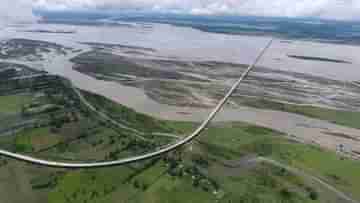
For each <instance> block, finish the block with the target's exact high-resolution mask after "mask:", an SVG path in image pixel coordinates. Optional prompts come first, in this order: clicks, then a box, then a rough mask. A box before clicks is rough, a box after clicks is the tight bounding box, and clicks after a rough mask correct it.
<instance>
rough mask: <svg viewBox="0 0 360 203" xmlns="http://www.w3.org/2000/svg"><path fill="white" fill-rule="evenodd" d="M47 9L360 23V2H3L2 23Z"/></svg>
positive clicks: (44, 0) (20, 19)
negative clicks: (339, 20)
mask: <svg viewBox="0 0 360 203" xmlns="http://www.w3.org/2000/svg"><path fill="white" fill-rule="evenodd" d="M32 8H37V9H47V10H81V9H97V10H102V9H105V10H106V9H112V10H117V9H124V8H126V9H144V10H150V11H165V12H166V11H172V12H182V13H191V14H237V15H260V16H286V17H303V16H316V17H323V18H333V19H350V20H355V19H356V20H360V0H1V4H0V23H1V22H4V21H28V20H33V19H34V16H33V15H32Z"/></svg>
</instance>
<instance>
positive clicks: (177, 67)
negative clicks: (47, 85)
mask: <svg viewBox="0 0 360 203" xmlns="http://www.w3.org/2000/svg"><path fill="white" fill-rule="evenodd" d="M44 26H45V25H41V24H38V25H30V26H29V27H28V28H26V29H28V30H41V29H44V28H43V27H44ZM22 29H24V28H22ZM46 30H54V32H55V31H57V30H72V31H74V32H72V33H61V32H59V33H56V34H54V33H48V32H23V30H18V29H17V28H16V27H9V28H8V29H7V30H6V32H4V33H1V35H0V38H1V41H2V44H4V46H2V47H3V48H2V51H1V53H2V54H3V57H2V59H1V62H3V63H11V64H17V65H26V66H28V67H31V68H34V69H37V70H45V71H47V72H49V73H53V74H57V75H60V76H64V77H66V78H68V79H70V80H71V81H72V82H73V83H74V85H76V86H77V87H78V88H80V89H83V90H87V91H90V92H93V93H97V94H99V95H102V96H105V97H107V98H109V99H111V100H113V101H115V102H118V103H121V104H123V105H125V106H127V107H130V108H132V109H135V110H136V111H138V112H141V113H145V114H148V115H151V116H154V117H157V118H161V119H165V120H181V121H201V120H203V119H204V118H205V117H206V115H207V114H208V113H209V111H210V109H211V107H213V106H214V105H215V104H216V103H217V102H218V100H219V99H220V98H222V96H223V95H224V94H225V92H226V91H227V90H228V89H229V88H230V86H231V85H232V84H233V83H234V82H235V80H236V79H237V78H238V77H239V76H240V74H241V73H242V72H243V71H244V70H245V69H246V67H247V66H248V64H249V63H251V62H252V60H254V58H255V56H256V55H257V54H258V52H259V51H260V50H261V48H262V47H263V46H264V45H265V44H266V43H267V42H268V40H269V38H267V37H250V36H229V35H223V34H211V33H203V32H201V31H199V30H194V29H190V28H184V27H175V26H170V25H160V24H151V25H148V26H142V25H141V24H140V25H136V24H135V25H134V26H109V27H102V29H98V28H96V27H92V26H87V25H81V26H79V25H77V26H75V25H71V26H70V25H46ZM119 33H121V35H120V34H119ZM329 47H332V48H333V49H337V50H339V49H341V50H343V51H341V52H339V51H337V52H333V51H332V50H333V49H329ZM359 49H360V48H359V47H356V46H348V45H346V46H342V45H336V44H324V43H322V44H319V43H314V42H300V41H291V43H284V42H283V40H275V42H274V44H273V45H272V46H271V48H270V49H269V51H268V52H267V53H266V54H265V56H264V57H263V59H262V60H261V61H260V63H259V64H258V66H257V67H256V68H255V69H254V71H253V72H252V73H251V74H250V76H249V77H248V78H247V79H246V81H245V82H244V83H243V84H242V85H241V86H240V87H239V88H238V90H237V92H236V93H235V94H234V95H233V97H232V99H231V101H230V102H229V104H228V106H227V107H226V108H225V109H224V110H223V111H222V112H220V114H219V115H218V116H217V118H216V121H245V122H249V123H254V124H257V125H260V126H264V127H269V128H273V129H276V130H279V131H282V132H285V133H287V134H288V135H289V137H292V138H294V139H299V140H301V141H305V142H309V143H316V144H320V145H321V146H324V147H327V148H331V149H335V148H336V146H337V145H338V143H345V144H346V145H347V146H350V147H349V148H351V149H352V150H353V151H359V150H360V149H359V141H358V139H357V135H358V134H359V132H358V131H359V130H357V128H360V126H359V124H358V123H356V122H355V121H354V118H358V117H360V116H359V113H358V110H359V107H360V102H359V101H360V100H359V98H360V88H359V87H358V85H357V84H358V83H356V82H355V81H358V80H359V77H358V75H357V74H356V73H359V69H358V64H359V62H360V61H359V59H358V58H357V57H355V55H354V53H355V52H354V51H356V50H359ZM12 50H22V51H20V52H18V51H16V53H17V54H16V55H14V54H12V53H13V51H12ZM305 50H306V56H305V54H304V53H303V52H305ZM14 53H15V52H14ZM19 53H20V54H19ZM315 53H317V54H319V53H321V56H318V55H316V54H315ZM343 53H344V54H343ZM345 53H346V54H345ZM308 55H309V56H312V57H311V58H309V57H307V56H308ZM339 133H343V134H346V136H337V135H339ZM349 137H351V138H352V139H349ZM354 137H355V138H354Z"/></svg>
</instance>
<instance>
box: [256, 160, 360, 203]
mask: <svg viewBox="0 0 360 203" xmlns="http://www.w3.org/2000/svg"><path fill="white" fill-rule="evenodd" d="M254 161H260V162H265V163H269V164H271V165H274V166H277V167H280V168H284V169H286V170H287V171H289V172H291V173H294V174H295V175H299V176H303V177H306V178H308V179H311V180H313V181H315V182H317V183H320V184H321V185H323V186H324V187H326V188H327V189H328V190H330V191H331V192H334V193H335V194H336V195H337V196H339V197H341V198H342V199H344V200H347V201H349V202H351V203H359V202H358V201H356V200H354V199H352V198H351V197H349V196H348V195H346V194H345V193H343V192H341V191H340V190H338V189H336V188H335V187H334V186H332V185H330V184H328V183H326V182H325V181H323V180H321V179H320V178H318V177H315V176H312V175H309V174H307V173H305V172H304V171H302V170H300V169H297V168H294V167H291V166H288V165H285V164H282V163H280V162H278V161H276V160H273V159H269V158H266V157H257V158H255V159H254Z"/></svg>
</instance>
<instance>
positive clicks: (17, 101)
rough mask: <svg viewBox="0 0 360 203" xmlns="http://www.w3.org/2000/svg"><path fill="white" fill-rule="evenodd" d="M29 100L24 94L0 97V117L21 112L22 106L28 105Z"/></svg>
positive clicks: (29, 97)
mask: <svg viewBox="0 0 360 203" xmlns="http://www.w3.org/2000/svg"><path fill="white" fill-rule="evenodd" d="M31 98H32V97H31V96H29V95H26V94H23V95H9V96H0V115H1V114H11V113H12V114H14V113H15V114H16V113H19V112H21V108H22V105H24V104H26V103H29V101H30V100H31Z"/></svg>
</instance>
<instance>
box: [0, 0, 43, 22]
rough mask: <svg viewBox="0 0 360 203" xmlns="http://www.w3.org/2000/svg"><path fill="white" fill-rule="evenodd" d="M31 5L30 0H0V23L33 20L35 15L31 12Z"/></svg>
mask: <svg viewBox="0 0 360 203" xmlns="http://www.w3.org/2000/svg"><path fill="white" fill-rule="evenodd" d="M33 6H34V2H33V1H32V0H1V4H0V25H2V24H5V23H11V22H28V21H33V20H35V19H36V17H35V16H34V15H33V13H32V8H33Z"/></svg>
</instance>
